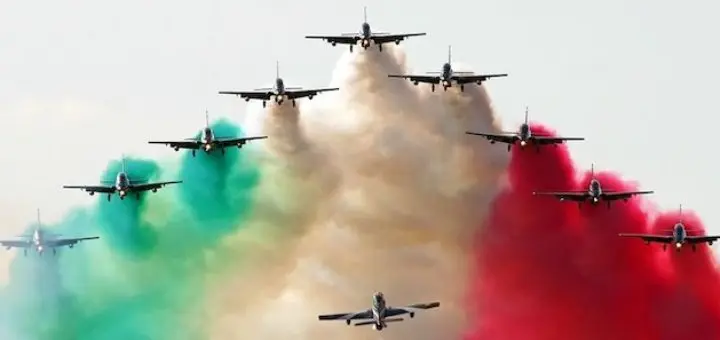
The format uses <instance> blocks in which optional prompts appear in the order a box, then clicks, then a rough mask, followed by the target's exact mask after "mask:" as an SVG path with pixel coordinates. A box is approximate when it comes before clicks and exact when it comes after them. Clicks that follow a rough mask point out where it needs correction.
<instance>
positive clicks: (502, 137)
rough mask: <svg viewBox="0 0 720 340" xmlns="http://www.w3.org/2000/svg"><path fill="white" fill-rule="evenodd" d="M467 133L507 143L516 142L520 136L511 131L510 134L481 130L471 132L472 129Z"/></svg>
mask: <svg viewBox="0 0 720 340" xmlns="http://www.w3.org/2000/svg"><path fill="white" fill-rule="evenodd" d="M465 133H466V134H468V135H473V136H480V137H485V139H487V140H489V141H494V142H500V143H506V144H511V143H515V141H516V140H517V139H518V136H517V134H515V133H513V134H509V133H508V134H493V133H481V132H471V131H467V132H465Z"/></svg>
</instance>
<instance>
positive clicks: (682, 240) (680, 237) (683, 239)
mask: <svg viewBox="0 0 720 340" xmlns="http://www.w3.org/2000/svg"><path fill="white" fill-rule="evenodd" d="M619 235H620V237H634V238H639V239H642V240H643V241H645V244H647V245H649V244H650V242H656V243H662V244H663V251H665V250H667V246H668V244H671V243H672V244H675V250H676V251H680V249H681V248H682V247H683V245H685V244H690V246H692V250H693V251H697V244H698V243H707V244H708V245H710V246H711V245H712V244H713V242H715V241H717V240H718V239H720V236H690V235H688V233H687V228H686V227H685V224H683V221H682V205H681V206H680V219H679V221H678V222H677V223H675V226H674V227H673V228H672V235H651V234H622V233H621V234H619Z"/></svg>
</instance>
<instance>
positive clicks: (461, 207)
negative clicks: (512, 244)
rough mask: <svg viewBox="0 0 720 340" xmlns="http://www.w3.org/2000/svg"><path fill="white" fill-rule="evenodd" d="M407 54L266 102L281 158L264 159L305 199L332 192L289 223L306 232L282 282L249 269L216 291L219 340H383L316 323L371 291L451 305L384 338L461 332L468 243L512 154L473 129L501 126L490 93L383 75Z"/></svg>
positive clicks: (341, 66) (267, 127) (340, 72)
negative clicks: (312, 191) (294, 98)
mask: <svg viewBox="0 0 720 340" xmlns="http://www.w3.org/2000/svg"><path fill="white" fill-rule="evenodd" d="M404 59H405V58H404V54H403V53H402V52H401V51H400V50H398V49H396V48H392V47H389V48H387V49H385V51H384V52H382V53H379V52H378V51H377V50H375V49H369V50H367V51H361V52H359V53H354V54H349V53H346V54H345V55H343V57H342V58H341V60H340V61H339V62H338V65H337V67H336V70H335V72H334V74H333V81H332V86H337V87H339V88H340V91H338V92H336V93H327V94H322V95H320V96H318V98H317V99H314V100H313V101H312V102H308V101H301V100H299V101H298V108H297V109H292V108H291V106H290V105H289V104H285V106H283V107H281V108H278V107H276V106H275V105H274V104H273V103H269V108H268V109H267V110H266V113H264V114H262V115H259V114H252V113H251V114H250V116H251V117H259V118H260V119H262V120H263V121H262V122H261V123H260V124H258V125H260V126H262V127H263V131H264V132H265V133H267V134H268V135H269V139H268V142H269V143H267V144H265V147H266V148H267V149H268V154H270V155H274V157H276V158H277V159H276V160H272V161H269V162H270V163H273V162H274V163H277V162H281V163H282V164H283V167H285V168H284V169H285V171H287V173H288V174H293V175H295V176H299V179H298V180H300V181H303V182H304V183H305V184H306V189H305V190H308V189H309V188H314V187H315V188H318V187H319V188H324V189H323V190H325V191H327V192H326V193H325V195H322V194H321V193H317V194H316V195H315V196H313V197H314V198H316V199H317V201H316V202H315V203H314V205H315V212H316V213H315V215H314V216H313V218H311V219H310V218H300V219H298V220H297V222H295V219H294V218H291V217H286V218H284V219H283V221H284V222H285V223H286V224H285V225H283V226H282V227H283V228H290V229H293V230H300V229H303V230H306V231H307V232H306V234H305V235H298V240H296V241H297V243H294V244H293V245H292V247H286V248H285V249H283V251H285V252H286V253H285V255H286V256H287V259H288V260H287V261H288V262H284V263H283V264H277V263H273V265H276V266H277V267H271V268H266V269H265V270H269V271H273V275H276V276H269V275H263V270H262V269H260V268H258V269H257V273H258V276H259V278H258V277H255V276H254V275H250V276H247V273H245V275H246V276H244V277H242V278H241V277H238V278H236V279H234V280H229V281H227V283H226V286H225V287H224V288H223V287H222V285H221V286H220V287H219V288H218V289H217V291H218V292H219V293H218V297H217V298H216V301H214V302H212V304H213V305H215V308H214V310H215V312H214V314H215V315H218V317H217V320H218V322H217V324H216V331H215V332H214V333H213V334H212V337H213V338H217V339H234V338H246V337H247V338H263V339H287V338H290V337H292V338H295V339H316V338H318V337H322V338H344V339H364V338H368V337H374V336H376V334H374V331H373V330H372V329H369V328H368V327H364V328H360V327H358V328H354V327H352V328H348V327H347V326H345V324H344V323H342V322H337V323H333V322H328V323H320V322H318V321H317V315H318V314H324V313H337V312H353V311H358V310H361V309H365V308H369V306H370V296H371V294H372V293H373V292H375V291H383V292H384V293H385V294H386V296H387V298H388V301H389V303H390V304H391V305H400V304H404V303H414V302H422V301H425V300H439V301H441V302H442V306H441V308H440V309H439V310H437V311H428V312H427V314H425V313H418V316H417V317H416V318H417V319H419V320H414V321H413V324H409V323H408V322H406V323H404V324H395V325H392V326H391V327H390V328H389V329H387V330H384V331H383V337H384V338H385V339H401V338H408V337H412V338H413V339H438V338H453V337H455V338H457V337H458V336H459V334H460V332H461V331H462V328H463V324H464V323H463V321H464V320H463V315H464V312H463V308H464V305H463V303H461V301H462V299H463V297H464V292H465V289H466V287H465V285H464V282H465V279H466V270H467V268H466V263H467V259H468V258H469V254H470V253H469V251H470V247H471V244H469V242H468V241H467V240H469V239H470V236H471V235H474V233H475V232H476V231H475V227H476V226H477V225H478V224H479V221H481V220H482V219H483V217H484V213H485V209H484V208H483V207H484V206H486V205H487V204H488V203H489V202H490V201H491V200H492V198H493V196H494V194H495V191H496V183H497V180H498V177H499V176H500V174H501V173H502V172H503V171H504V167H505V166H506V161H507V153H506V152H504V151H502V152H498V150H497V149H491V148H489V146H488V144H487V143H485V142H483V141H482V140H479V139H477V138H473V137H471V136H467V135H465V133H464V132H465V131H466V129H475V130H478V131H489V132H496V131H498V127H497V123H496V122H495V117H494V113H493V110H492V107H491V104H490V100H489V98H488V96H487V94H486V93H485V90H484V88H482V87H480V88H477V87H471V86H469V87H468V88H467V89H466V92H464V93H460V92H459V91H458V90H457V89H454V88H453V89H450V90H449V91H448V93H443V92H442V91H440V92H438V93H430V90H429V86H419V87H413V86H412V84H410V83H408V82H405V81H402V80H397V79H390V78H388V77H387V75H388V74H391V73H404V72H407V71H406V69H405V61H404ZM298 117H299V120H298ZM299 138H302V139H303V141H301V140H299ZM270 140H276V142H272V143H270ZM288 145H300V146H301V147H288ZM307 150H312V152H309V151H307ZM288 159H292V161H287V160H288ZM319 174H326V175H319ZM263 185H265V184H263ZM277 194H278V195H279V194H280V193H279V192H278V193H277ZM318 194H319V195H318ZM305 195H306V193H303V194H299V198H295V197H293V196H290V197H291V198H288V199H295V200H298V199H304V198H305V197H306V196H305ZM262 196H263V197H264V196H265V195H262ZM278 199H279V198H278ZM286 213H289V214H290V215H289V216H292V215H296V214H299V213H300V212H299V211H294V212H290V211H286ZM276 218H277V217H276ZM261 261H262V260H261ZM265 263H267V262H265ZM257 282H261V283H262V284H255V283H257ZM267 282H269V283H270V285H271V286H272V288H271V290H272V294H268V288H267V287H266V286H265V285H264V283H267ZM241 287H244V288H241ZM247 287H252V288H251V289H250V290H249V291H244V292H239V290H242V289H246V288H247ZM225 292H227V293H225ZM246 295H255V298H254V299H251V298H250V297H246ZM233 296H234V298H233ZM250 301H252V303H250Z"/></svg>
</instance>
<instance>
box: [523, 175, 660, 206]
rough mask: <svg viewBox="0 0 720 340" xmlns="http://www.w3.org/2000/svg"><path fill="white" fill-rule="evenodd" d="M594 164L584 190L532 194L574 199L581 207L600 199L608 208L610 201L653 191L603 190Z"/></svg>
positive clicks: (595, 203) (563, 199)
mask: <svg viewBox="0 0 720 340" xmlns="http://www.w3.org/2000/svg"><path fill="white" fill-rule="evenodd" d="M594 168H595V166H594V165H593V166H592V167H591V168H590V174H591V175H590V176H591V178H592V179H591V180H590V185H589V186H588V189H587V190H585V191H561V192H533V195H545V196H555V197H556V198H557V199H559V200H560V201H565V200H568V201H574V202H577V203H578V207H579V208H582V203H583V202H586V201H590V203H591V204H592V205H597V204H599V203H600V201H605V202H606V203H607V207H608V209H610V203H611V202H612V201H617V200H623V201H625V202H627V201H628V200H629V199H630V198H631V197H633V196H636V195H647V194H652V193H653V192H654V191H612V190H603V189H602V186H601V185H600V181H599V180H597V179H596V178H595V169H594Z"/></svg>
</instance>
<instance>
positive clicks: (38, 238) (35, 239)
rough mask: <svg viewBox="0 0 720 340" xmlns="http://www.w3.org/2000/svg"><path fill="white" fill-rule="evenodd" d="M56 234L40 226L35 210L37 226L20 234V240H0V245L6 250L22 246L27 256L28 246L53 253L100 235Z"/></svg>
mask: <svg viewBox="0 0 720 340" xmlns="http://www.w3.org/2000/svg"><path fill="white" fill-rule="evenodd" d="M57 236H58V235H55V234H53V233H50V232H48V231H46V230H45V229H43V228H42V223H41V222H40V210H39V209H38V212H37V226H36V227H35V230H33V232H32V234H30V235H21V236H20V238H21V239H20V240H12V241H11V240H7V241H0V246H3V247H5V248H6V249H7V250H10V249H11V248H23V254H24V255H25V256H27V252H28V248H34V249H35V251H37V253H38V255H42V254H43V252H44V251H45V250H46V249H52V251H53V255H55V254H57V248H60V247H65V246H67V247H69V248H71V249H72V248H73V247H74V246H75V245H76V244H77V243H78V242H81V241H86V240H96V239H99V238H100V237H98V236H93V237H79V238H65V239H63V238H58V237H57Z"/></svg>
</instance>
